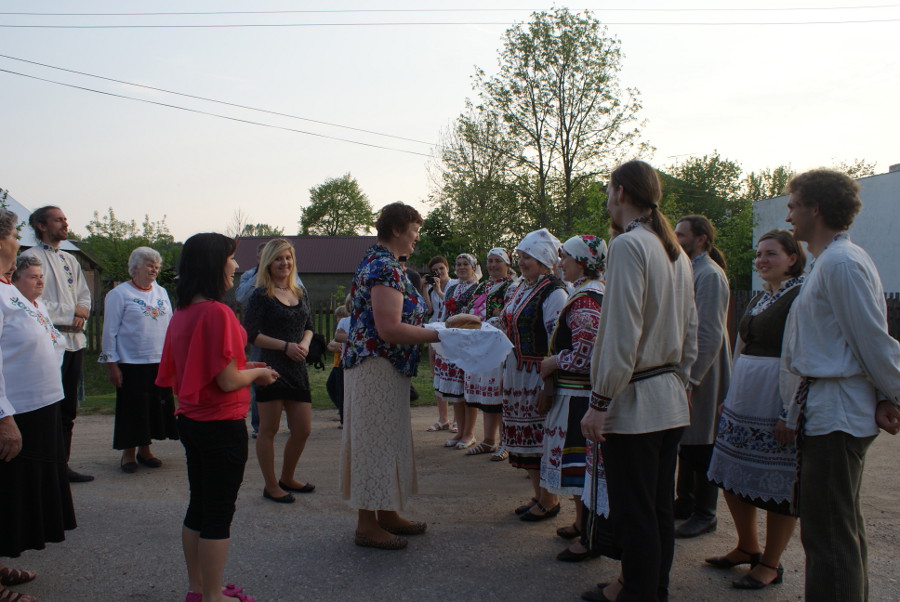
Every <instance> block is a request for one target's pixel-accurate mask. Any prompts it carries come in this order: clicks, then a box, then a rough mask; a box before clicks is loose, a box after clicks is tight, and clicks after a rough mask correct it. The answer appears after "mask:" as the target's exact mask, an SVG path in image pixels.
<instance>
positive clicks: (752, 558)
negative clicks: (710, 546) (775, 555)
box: [703, 548, 762, 569]
mask: <svg viewBox="0 0 900 602" xmlns="http://www.w3.org/2000/svg"><path fill="white" fill-rule="evenodd" d="M735 550H737V551H738V552H740V553H741V554H743V555H744V556H746V557H747V560H738V561H737V562H735V561H733V560H731V559H729V558H728V554H730V553H731V552H729V553H728V554H725V555H724V556H714V557H713V558H707V559H706V560H704V561H703V562H705V563H706V564H708V565H710V566H714V567H716V568H717V569H733V568H734V567H736V566H740V565H742V564H749V565H750V568H751V569H752V568H753V567H755V566H756V565H757V563H759V561H760V560H762V553H761V552H748V551H747V550H743V549H741V548H735Z"/></svg>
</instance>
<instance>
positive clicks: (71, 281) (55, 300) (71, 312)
mask: <svg viewBox="0 0 900 602" xmlns="http://www.w3.org/2000/svg"><path fill="white" fill-rule="evenodd" d="M22 255H33V256H35V257H37V258H38V259H40V260H41V264H42V265H41V271H43V272H44V293H43V295H41V300H43V302H44V303H45V304H46V305H47V310H48V311H49V312H50V319H51V320H53V324H54V325H56V326H68V325H69V324H71V323H72V321H73V320H74V319H75V307H76V306H78V305H81V306H83V307H87V308H88V310H90V309H91V291H90V289H89V288H88V285H87V280H86V279H85V277H84V272H82V271H81V265H79V263H78V260H77V259H75V257H74V256H73V255H72V254H70V253H66V252H65V251H60V250H59V249H57V248H56V247H51V246H50V245H47V244H44V243H42V242H41V243H38V244H37V245H36V246H34V247H32V248H30V249H28V250H27V251H25V252H24V253H22ZM63 337H64V339H65V341H66V350H67V351H78V350H79V349H84V348H85V347H87V337H86V336H84V331H82V332H63Z"/></svg>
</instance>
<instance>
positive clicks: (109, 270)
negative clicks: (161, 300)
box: [70, 207, 181, 295]
mask: <svg viewBox="0 0 900 602" xmlns="http://www.w3.org/2000/svg"><path fill="white" fill-rule="evenodd" d="M85 228H86V230H87V231H88V235H87V236H86V237H84V238H78V237H77V236H73V235H71V234H70V236H71V237H72V238H73V239H76V240H77V244H78V246H79V247H80V248H82V249H83V250H84V251H85V252H87V253H88V254H89V255H90V256H91V257H93V258H94V259H95V260H96V261H97V262H98V263H99V264H100V267H101V268H102V269H103V279H104V281H105V282H106V285H107V286H108V287H112V285H114V284H115V283H117V282H124V281H126V280H128V279H129V278H131V274H129V272H128V257H129V255H131V252H132V251H134V250H135V249H136V248H138V247H151V248H153V249H156V251H157V252H158V253H159V254H160V255H161V256H162V260H163V261H162V263H163V271H162V272H161V273H160V275H159V276H158V277H157V280H158V281H159V283H160V284H161V285H162V286H164V287H166V288H167V289H169V293H170V295H171V294H172V293H173V292H174V285H175V266H176V264H177V263H178V257H179V255H180V254H181V244H180V243H176V242H175V239H174V238H173V237H172V234H171V233H170V232H169V227H168V225H167V224H166V218H165V216H163V219H162V220H159V221H151V220H150V217H149V216H144V221H143V222H142V223H141V225H140V226H138V224H137V222H135V221H134V220H130V221H126V220H121V219H119V218H117V217H116V213H115V211H114V210H113V208H112V207H110V208H109V210H108V211H107V213H106V214H105V215H102V216H101V215H100V213H99V212H98V211H95V212H94V218H93V219H92V220H91V221H90V222H88V224H87V225H86V226H85Z"/></svg>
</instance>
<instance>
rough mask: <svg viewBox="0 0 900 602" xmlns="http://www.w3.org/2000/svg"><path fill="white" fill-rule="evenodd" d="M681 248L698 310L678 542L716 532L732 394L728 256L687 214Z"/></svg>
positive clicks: (680, 227) (679, 232)
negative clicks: (713, 463) (722, 446)
mask: <svg viewBox="0 0 900 602" xmlns="http://www.w3.org/2000/svg"><path fill="white" fill-rule="evenodd" d="M675 236H676V237H677V238H678V242H679V244H681V248H682V249H684V252H685V253H687V256H688V257H690V258H691V266H692V268H693V270H694V303H695V305H696V307H697V320H698V326H697V361H695V362H694V365H693V367H692V368H691V385H692V387H693V393H692V395H691V425H690V426H689V427H687V428H686V429H684V434H683V435H682V436H681V447H680V448H679V450H678V483H677V485H676V486H675V491H676V494H677V499H676V500H675V518H676V519H677V518H682V519H683V518H686V519H687V521H686V522H684V523H682V524H681V525H679V526H678V528H677V529H676V530H675V537H697V536H698V535H703V534H704V533H711V532H712V531H715V530H716V524H717V522H716V506H717V502H718V499H719V488H718V487H716V486H715V485H713V484H712V483H710V482H709V480H708V479H707V478H706V472H707V471H708V470H709V461H710V458H711V457H712V451H713V447H714V445H713V443H714V441H715V438H716V425H717V423H718V420H717V418H718V409H719V404H721V403H722V402H723V401H724V400H725V395H726V394H727V393H728V383H729V380H730V378H731V345H730V344H729V342H728V324H727V323H728V300H729V297H730V293H729V290H728V278H727V277H726V276H725V269H726V268H727V264H726V263H725V256H724V255H723V254H722V252H721V251H719V249H717V248H716V229H715V227H714V226H713V225H712V223H711V222H710V221H709V220H708V219H707V218H706V217H705V216H702V215H687V216H685V217H683V218H681V219H680V220H678V224H677V225H676V226H675Z"/></svg>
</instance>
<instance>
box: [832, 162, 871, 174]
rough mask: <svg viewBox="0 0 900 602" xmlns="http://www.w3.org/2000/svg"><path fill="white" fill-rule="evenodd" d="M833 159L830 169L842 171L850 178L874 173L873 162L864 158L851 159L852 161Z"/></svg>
mask: <svg viewBox="0 0 900 602" xmlns="http://www.w3.org/2000/svg"><path fill="white" fill-rule="evenodd" d="M832 161H834V165H833V166H832V169H836V170H838V171H842V172H844V173H845V174H847V175H848V176H850V177H851V178H865V177H868V176H874V175H875V162H874V161H872V162H871V163H870V162H869V161H866V160H865V159H853V160H852V161H837V160H835V159H832Z"/></svg>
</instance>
